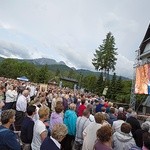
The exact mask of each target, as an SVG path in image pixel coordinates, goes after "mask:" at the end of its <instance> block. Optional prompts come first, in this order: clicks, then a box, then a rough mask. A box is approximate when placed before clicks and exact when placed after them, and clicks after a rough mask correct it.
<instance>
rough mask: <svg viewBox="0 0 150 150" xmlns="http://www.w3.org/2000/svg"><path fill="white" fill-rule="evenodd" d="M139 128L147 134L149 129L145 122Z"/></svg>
mask: <svg viewBox="0 0 150 150" xmlns="http://www.w3.org/2000/svg"><path fill="white" fill-rule="evenodd" d="M141 128H142V130H144V131H146V132H148V131H149V129H150V127H149V124H148V123H147V122H143V123H142V125H141Z"/></svg>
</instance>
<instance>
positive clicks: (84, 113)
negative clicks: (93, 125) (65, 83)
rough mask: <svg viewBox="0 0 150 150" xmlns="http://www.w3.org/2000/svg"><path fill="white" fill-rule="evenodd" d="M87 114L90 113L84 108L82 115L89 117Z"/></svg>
mask: <svg viewBox="0 0 150 150" xmlns="http://www.w3.org/2000/svg"><path fill="white" fill-rule="evenodd" d="M89 115H90V111H89V110H88V109H84V111H83V116H85V117H89Z"/></svg>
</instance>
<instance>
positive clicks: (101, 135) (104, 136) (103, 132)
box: [97, 125, 112, 143]
mask: <svg viewBox="0 0 150 150" xmlns="http://www.w3.org/2000/svg"><path fill="white" fill-rule="evenodd" d="M111 137H112V128H111V126H110V125H104V126H102V127H101V128H100V129H98V130H97V138H98V139H99V140H100V141H101V142H102V143H103V142H108V141H109V140H110V139H111Z"/></svg>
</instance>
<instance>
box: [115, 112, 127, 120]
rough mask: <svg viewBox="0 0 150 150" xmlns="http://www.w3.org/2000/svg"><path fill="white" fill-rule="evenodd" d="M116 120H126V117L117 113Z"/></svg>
mask: <svg viewBox="0 0 150 150" xmlns="http://www.w3.org/2000/svg"><path fill="white" fill-rule="evenodd" d="M117 120H123V121H125V120H126V115H125V114H124V113H121V112H118V116H117Z"/></svg>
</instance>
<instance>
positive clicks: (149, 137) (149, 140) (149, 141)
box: [143, 132, 150, 150]
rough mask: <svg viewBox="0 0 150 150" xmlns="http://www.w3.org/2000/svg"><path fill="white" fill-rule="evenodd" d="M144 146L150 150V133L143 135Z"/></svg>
mask: <svg viewBox="0 0 150 150" xmlns="http://www.w3.org/2000/svg"><path fill="white" fill-rule="evenodd" d="M143 145H144V146H145V147H146V148H147V149H148V150H150V133H149V132H145V133H143Z"/></svg>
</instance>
